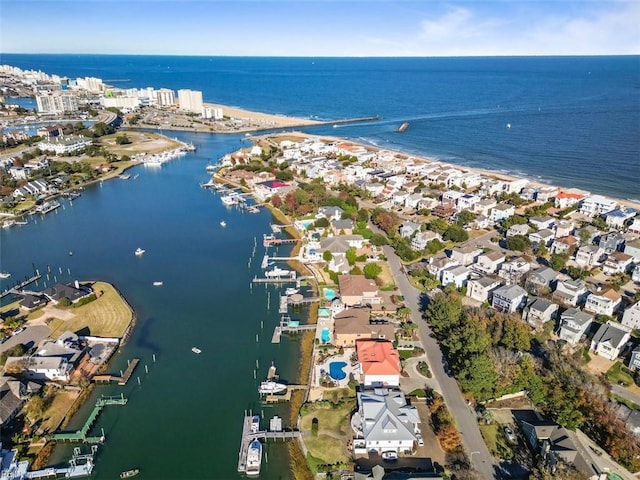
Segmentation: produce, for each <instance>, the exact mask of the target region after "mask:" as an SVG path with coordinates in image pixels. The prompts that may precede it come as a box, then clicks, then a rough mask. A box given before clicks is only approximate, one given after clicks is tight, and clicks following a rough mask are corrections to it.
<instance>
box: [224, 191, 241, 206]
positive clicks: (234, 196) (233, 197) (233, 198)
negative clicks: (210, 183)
mask: <svg viewBox="0 0 640 480" xmlns="http://www.w3.org/2000/svg"><path fill="white" fill-rule="evenodd" d="M220 200H222V203H224V204H225V205H237V204H238V203H240V194H238V193H236V192H231V193H230V194H229V195H223V196H221V197H220Z"/></svg>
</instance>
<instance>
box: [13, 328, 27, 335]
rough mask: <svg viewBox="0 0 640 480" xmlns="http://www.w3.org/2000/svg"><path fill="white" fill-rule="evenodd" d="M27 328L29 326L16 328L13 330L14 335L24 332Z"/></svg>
mask: <svg viewBox="0 0 640 480" xmlns="http://www.w3.org/2000/svg"><path fill="white" fill-rule="evenodd" d="M26 329H27V327H20V328H17V329H15V330H14V331H13V335H18V334H19V333H22V332H24V331H25V330H26Z"/></svg>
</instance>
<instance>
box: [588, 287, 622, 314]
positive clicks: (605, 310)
mask: <svg viewBox="0 0 640 480" xmlns="http://www.w3.org/2000/svg"><path fill="white" fill-rule="evenodd" d="M621 303H622V296H621V295H620V294H619V293H618V292H616V291H615V290H614V289H612V288H609V289H606V290H601V289H600V288H599V289H598V291H597V292H595V293H592V294H590V295H589V296H588V297H587V301H586V302H585V304H584V309H585V310H587V311H588V312H593V313H595V314H599V315H609V316H612V315H613V312H614V311H615V309H616V308H617V307H618V306H619V305H620V304H621Z"/></svg>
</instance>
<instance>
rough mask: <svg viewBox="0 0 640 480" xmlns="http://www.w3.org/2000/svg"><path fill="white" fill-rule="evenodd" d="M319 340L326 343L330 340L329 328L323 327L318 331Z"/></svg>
mask: <svg viewBox="0 0 640 480" xmlns="http://www.w3.org/2000/svg"><path fill="white" fill-rule="evenodd" d="M320 340H322V343H328V342H329V340H331V330H329V329H328V328H323V329H322V332H321V333H320Z"/></svg>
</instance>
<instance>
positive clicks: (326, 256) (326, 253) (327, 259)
mask: <svg viewBox="0 0 640 480" xmlns="http://www.w3.org/2000/svg"><path fill="white" fill-rule="evenodd" d="M332 258H333V255H332V254H331V252H330V251H329V250H325V251H324V252H323V253H322V259H323V260H324V261H325V262H330V261H331V259H332Z"/></svg>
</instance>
